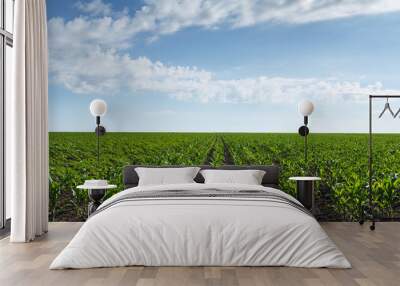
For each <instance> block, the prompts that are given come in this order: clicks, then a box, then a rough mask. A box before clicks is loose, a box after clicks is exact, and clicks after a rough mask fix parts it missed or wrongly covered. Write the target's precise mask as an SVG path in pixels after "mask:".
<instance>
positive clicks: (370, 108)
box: [360, 95, 400, 230]
mask: <svg viewBox="0 0 400 286" xmlns="http://www.w3.org/2000/svg"><path fill="white" fill-rule="evenodd" d="M382 98H385V99H389V98H400V95H369V140H368V149H369V151H368V176H369V180H368V207H369V211H370V214H371V225H370V227H369V228H370V229H371V230H375V217H374V203H373V202H372V174H373V168H372V101H373V100H374V99H382ZM363 223H364V209H363V210H362V214H361V220H360V224H363Z"/></svg>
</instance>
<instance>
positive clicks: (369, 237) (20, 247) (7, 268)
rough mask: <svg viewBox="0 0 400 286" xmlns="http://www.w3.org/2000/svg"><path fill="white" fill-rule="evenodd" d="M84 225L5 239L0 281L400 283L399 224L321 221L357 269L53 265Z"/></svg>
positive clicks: (171, 285) (170, 285) (54, 226)
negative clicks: (17, 240) (27, 239)
mask: <svg viewBox="0 0 400 286" xmlns="http://www.w3.org/2000/svg"><path fill="white" fill-rule="evenodd" d="M80 226H81V224H80V223H66V222H65V223H51V224H50V229H49V233H48V234H47V235H45V236H44V237H43V238H40V239H38V240H36V241H34V242H32V243H27V244H10V243H9V241H8V238H5V239H3V240H1V241H0V285H1V286H8V285H10V286H17V285H29V286H35V285H56V286H61V285H68V286H74V285H140V286H147V285H167V286H179V285H227V286H231V285H232V286H234V285H246V286H247V285H255V286H261V285H349V286H351V285H385V286H390V285H400V223H398V222H385V223H378V224H377V229H376V231H375V232H371V231H370V230H369V229H368V225H364V226H359V225H358V224H357V223H323V224H322V226H323V227H324V229H325V230H326V231H327V232H328V234H329V235H330V237H331V238H332V239H333V240H334V241H335V242H336V244H337V245H338V246H339V248H340V249H341V250H342V251H343V252H344V254H345V255H346V257H347V258H348V259H349V260H350V262H351V263H352V265H353V268H352V269H348V270H343V269H304V268H289V267H123V268H102V269H86V270H48V267H49V264H50V263H51V261H52V260H53V259H54V257H55V256H56V255H57V254H58V253H59V252H60V251H61V250H62V248H63V247H64V246H65V245H66V244H67V242H68V241H69V240H70V239H71V238H72V236H73V235H74V234H75V233H76V231H77V230H78V229H79V227H80Z"/></svg>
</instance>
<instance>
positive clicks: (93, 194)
mask: <svg viewBox="0 0 400 286" xmlns="http://www.w3.org/2000/svg"><path fill="white" fill-rule="evenodd" d="M116 187H117V186H116V185H107V186H88V185H80V186H77V188H78V189H83V190H88V195H89V199H90V202H89V205H88V217H89V216H90V215H91V214H92V213H94V212H95V211H96V209H97V208H98V207H99V206H100V205H101V202H102V201H101V200H102V199H103V198H104V196H105V195H106V192H107V190H108V189H115V188H116Z"/></svg>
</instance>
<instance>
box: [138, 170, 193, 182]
mask: <svg viewBox="0 0 400 286" xmlns="http://www.w3.org/2000/svg"><path fill="white" fill-rule="evenodd" d="M199 170H200V168H198V167H184V168H144V167H137V168H135V171H136V173H137V174H138V176H139V184H138V185H139V186H150V185H170V184H187V183H194V181H193V179H194V178H195V177H196V175H197V173H198V172H199Z"/></svg>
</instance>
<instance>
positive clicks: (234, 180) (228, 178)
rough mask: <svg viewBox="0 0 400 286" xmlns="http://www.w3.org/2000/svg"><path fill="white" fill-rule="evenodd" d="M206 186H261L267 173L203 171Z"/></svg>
mask: <svg viewBox="0 0 400 286" xmlns="http://www.w3.org/2000/svg"><path fill="white" fill-rule="evenodd" d="M200 174H202V175H203V177H204V183H205V184H213V183H223V184H246V185H261V182H262V179H263V177H264V175H265V171H261V170H202V171H200Z"/></svg>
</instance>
